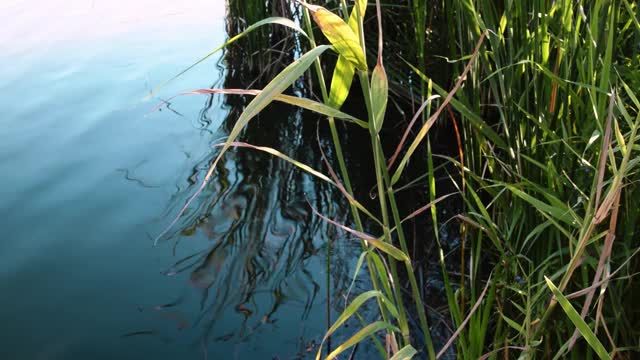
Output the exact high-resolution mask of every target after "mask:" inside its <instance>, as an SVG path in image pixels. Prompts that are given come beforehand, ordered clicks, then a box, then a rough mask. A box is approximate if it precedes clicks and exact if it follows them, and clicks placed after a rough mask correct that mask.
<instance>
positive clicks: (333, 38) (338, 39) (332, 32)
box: [302, 3, 367, 70]
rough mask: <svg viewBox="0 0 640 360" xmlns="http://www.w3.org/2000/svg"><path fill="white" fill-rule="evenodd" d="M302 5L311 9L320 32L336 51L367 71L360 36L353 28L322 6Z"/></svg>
mask: <svg viewBox="0 0 640 360" xmlns="http://www.w3.org/2000/svg"><path fill="white" fill-rule="evenodd" d="M302 4H303V5H304V6H306V7H307V8H308V9H309V11H310V12H311V14H312V15H313V20H314V21H315V22H316V24H318V26H319V27H320V30H321V31H322V33H323V34H324V36H326V37H327V39H328V40H329V42H331V44H332V45H333V46H334V47H335V49H336V51H337V52H338V53H339V54H340V55H342V56H344V57H345V59H347V60H349V61H350V62H351V63H352V64H353V65H354V66H355V67H356V68H358V69H360V70H367V62H366V60H365V57H364V53H363V51H362V47H361V46H360V41H359V40H358V36H357V35H356V34H355V33H354V32H353V30H351V27H349V25H347V23H345V22H344V20H342V18H341V17H340V16H338V15H336V14H334V13H332V12H331V11H329V10H327V9H325V8H323V7H322V6H316V5H309V4H306V3H302Z"/></svg>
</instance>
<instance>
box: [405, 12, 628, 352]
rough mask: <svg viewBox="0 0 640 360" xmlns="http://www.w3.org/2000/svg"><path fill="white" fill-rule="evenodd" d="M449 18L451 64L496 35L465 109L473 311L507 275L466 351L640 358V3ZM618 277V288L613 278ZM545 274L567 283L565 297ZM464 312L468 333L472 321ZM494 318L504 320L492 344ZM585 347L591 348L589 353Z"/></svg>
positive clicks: (474, 75)
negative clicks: (486, 290)
mask: <svg viewBox="0 0 640 360" xmlns="http://www.w3.org/2000/svg"><path fill="white" fill-rule="evenodd" d="M445 6H446V7H447V10H446V11H447V14H448V16H449V18H450V21H449V36H450V37H451V42H450V43H451V44H455V45H456V46H454V47H452V48H451V53H450V54H449V56H450V57H451V58H454V59H455V58H459V57H460V56H462V55H464V54H468V53H469V52H470V51H471V49H472V46H473V45H474V44H475V42H476V40H477V39H478V38H479V37H480V36H482V34H484V33H485V32H488V34H489V35H488V44H487V45H488V46H487V47H485V48H483V49H482V50H481V54H480V61H478V62H477V63H476V65H474V69H473V71H471V72H470V74H469V75H468V79H467V83H466V86H465V88H464V89H463V90H462V91H460V92H459V93H458V96H457V98H456V101H453V102H452V105H453V107H454V108H455V109H456V110H457V114H456V115H455V116H456V117H457V118H458V120H459V121H461V123H462V124H463V136H464V164H463V165H464V169H465V173H464V176H463V179H464V180H465V181H466V185H467V188H466V191H465V192H464V200H465V204H466V206H467V211H466V214H464V217H460V219H461V220H462V221H463V222H464V223H466V225H467V227H470V228H472V229H471V230H470V232H469V233H468V237H467V243H468V244H469V247H468V251H463V252H462V254H463V256H464V257H465V258H467V259H469V261H468V263H469V265H470V266H471V268H470V269H468V270H466V274H465V277H466V276H468V278H467V279H466V280H465V281H463V282H462V286H461V288H460V291H459V295H461V296H463V294H465V292H463V290H464V289H465V288H468V291H467V292H466V293H468V296H467V297H466V298H464V299H461V300H462V303H464V302H467V303H469V304H473V303H475V302H476V301H477V299H478V296H477V294H478V293H479V291H480V289H481V288H482V287H483V286H484V285H483V284H482V281H483V280H482V279H483V277H486V276H487V275H486V274H487V271H488V268H487V264H493V265H491V268H492V272H493V277H492V279H493V281H492V282H493V284H492V285H491V287H490V294H491V297H490V298H487V299H486V300H485V301H484V302H483V304H482V306H481V309H482V308H484V309H483V311H478V312H477V313H475V314H473V315H471V317H470V318H471V320H470V322H469V324H468V326H467V328H466V330H464V331H463V332H462V334H461V335H463V334H466V337H465V336H461V337H459V340H458V346H457V353H458V354H459V355H461V357H463V358H477V357H480V356H482V355H483V354H484V353H485V352H488V351H492V352H493V353H494V354H495V353H498V352H504V353H505V354H508V353H513V352H516V353H519V354H520V355H521V356H525V357H526V358H552V357H554V356H555V357H561V356H563V354H566V353H567V352H569V351H573V354H581V355H579V357H580V358H582V357H583V356H589V357H591V356H593V355H592V354H591V352H592V351H594V350H593V349H596V350H595V351H596V353H595V354H594V355H597V356H600V357H606V356H614V355H619V356H623V357H633V356H631V355H629V354H628V353H627V352H630V351H637V350H638V343H637V335H638V330H639V328H638V326H637V320H638V317H637V312H636V311H635V310H634V309H633V308H632V307H630V306H629V305H628V304H624V303H623V302H622V301H620V299H622V298H624V295H625V294H628V293H633V292H635V291H634V290H633V288H632V287H630V286H629V284H630V281H631V280H630V279H631V278H632V277H633V275H634V274H633V270H634V269H635V268H637V261H636V260H635V259H634V258H632V255H634V254H635V253H633V252H634V251H635V248H636V247H637V245H636V243H637V242H636V241H634V240H635V236H637V232H636V231H635V229H634V228H635V227H636V226H635V225H630V224H636V223H637V221H638V211H637V210H636V209H637V207H638V204H639V200H638V198H634V197H633V194H636V195H637V193H638V190H637V181H638V180H639V179H640V178H639V177H638V171H637V165H636V164H637V162H638V152H637V150H638V145H637V141H638V136H637V135H638V133H637V130H638V126H639V125H640V113H639V110H640V107H639V106H638V102H637V95H638V90H637V88H632V87H630V86H629V85H628V84H629V83H631V82H635V81H637V79H638V77H639V76H640V73H639V72H638V70H640V69H639V68H638V67H637V65H635V68H634V67H633V65H632V66H630V62H629V59H630V58H637V54H638V53H637V49H638V43H637V39H638V36H639V34H640V27H639V26H638V21H637V19H638V18H637V13H638V9H637V5H636V4H632V3H630V2H628V1H599V0H597V1H569V0H560V1H553V2H550V1H530V2H529V1H527V2H524V1H498V2H496V1H488V0H487V1H484V0H477V1H472V0H457V1H451V2H446V3H445ZM634 42H635V43H634ZM414 69H415V70H416V71H418V72H419V69H416V68H415V67H414ZM458 71H461V69H459V70H458ZM421 75H422V77H423V80H424V81H428V80H429V78H428V77H427V76H425V75H424V74H421ZM434 89H435V90H436V91H437V92H438V93H441V94H444V90H443V89H442V88H441V87H440V86H437V85H434ZM634 148H635V150H634ZM451 161H452V162H454V163H457V162H458V161H459V159H453V158H452V159H451ZM460 188H462V185H461V184H460ZM616 269H619V270H620V272H619V273H618V276H619V277H620V279H621V280H618V281H614V280H613V279H615V277H611V274H612V273H614V271H615V270H616ZM544 276H548V277H549V278H550V281H552V282H555V283H557V284H558V287H557V289H556V290H557V292H554V293H555V294H556V296H555V297H554V296H553V294H554V293H552V292H551V291H550V288H549V287H547V283H546V282H545V280H544ZM622 279H626V281H625V280H622ZM562 293H565V294H568V293H573V294H572V295H569V296H567V297H568V298H570V299H572V301H570V302H569V301H565V302H564V304H563V306H562V308H563V309H564V310H567V309H569V308H570V307H572V306H575V307H576V308H577V309H578V311H579V312H580V316H579V320H580V321H582V322H585V324H586V328H585V326H579V327H577V325H576V323H575V322H574V321H573V320H576V319H575V318H572V317H571V316H569V317H566V316H563V315H562V314H558V313H557V312H558V311H559V310H556V308H557V306H556V304H557V302H558V300H559V297H558V295H559V294H562ZM565 305H566V306H565ZM567 306H568V307H567ZM450 310H453V311H452V318H453V319H454V322H455V323H456V324H458V325H459V324H460V319H461V318H463V317H464V316H465V314H464V312H462V311H460V312H459V313H457V314H456V310H457V309H456V308H455V306H453V307H452V308H451V309H450ZM488 312H493V313H494V314H495V317H494V318H493V319H491V320H490V324H489V326H490V327H491V328H492V329H494V331H493V332H491V333H489V332H487V331H486V325H487V324H486V316H487V313H488ZM567 314H569V312H568V313H567ZM581 325H582V324H581ZM576 327H577V330H576ZM585 329H588V330H591V331H590V332H589V333H587V332H586V330H585ZM489 334H491V336H489ZM594 334H597V337H596V335H594ZM578 335H582V337H584V338H585V339H586V340H587V343H588V344H589V345H591V346H586V345H585V344H584V343H582V342H576V339H577V336H578ZM596 342H598V343H599V345H598V346H595V345H593V344H595V343H596ZM600 342H601V343H600ZM603 344H605V345H606V346H605V348H606V349H607V351H608V353H609V354H608V355H606V356H605V355H603V352H602V351H601V349H602V345H603ZM604 353H605V354H606V353H607V352H606V351H605V352H604ZM623 353H627V354H626V355H622V354H623ZM505 356H506V355H505Z"/></svg>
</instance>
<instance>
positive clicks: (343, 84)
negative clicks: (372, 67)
mask: <svg viewBox="0 0 640 360" xmlns="http://www.w3.org/2000/svg"><path fill="white" fill-rule="evenodd" d="M354 75H355V68H354V67H353V64H352V63H351V62H350V61H349V60H347V59H346V58H345V57H344V56H342V55H340V56H338V62H337V63H336V67H335V68H334V69H333V77H332V78H331V89H330V90H329V100H328V102H327V103H328V105H329V106H331V107H334V108H336V109H340V107H341V106H342V104H344V102H345V100H347V96H349V90H350V89H351V83H352V82H353V76H354Z"/></svg>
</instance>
